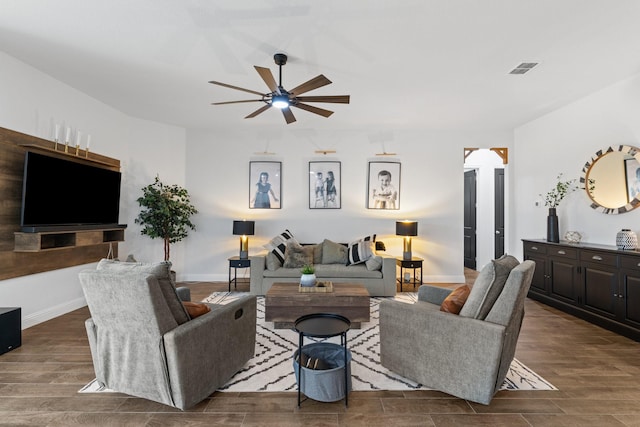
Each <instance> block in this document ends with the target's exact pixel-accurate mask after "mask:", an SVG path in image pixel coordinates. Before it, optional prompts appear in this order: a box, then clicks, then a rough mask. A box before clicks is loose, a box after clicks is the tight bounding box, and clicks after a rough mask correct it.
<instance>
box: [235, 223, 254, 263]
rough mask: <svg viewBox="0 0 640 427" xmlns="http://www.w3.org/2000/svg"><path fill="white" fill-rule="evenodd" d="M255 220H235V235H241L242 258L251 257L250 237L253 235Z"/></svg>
mask: <svg viewBox="0 0 640 427" xmlns="http://www.w3.org/2000/svg"><path fill="white" fill-rule="evenodd" d="M255 225H256V223H255V221H245V220H242V221H233V235H234V236H240V259H248V258H249V237H248V236H253V233H254V230H255Z"/></svg>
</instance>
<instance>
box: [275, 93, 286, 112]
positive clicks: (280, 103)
mask: <svg viewBox="0 0 640 427" xmlns="http://www.w3.org/2000/svg"><path fill="white" fill-rule="evenodd" d="M271 106H272V107H276V108H279V109H281V110H282V109H283V108H287V107H288V106H289V97H288V96H286V95H274V96H273V98H271Z"/></svg>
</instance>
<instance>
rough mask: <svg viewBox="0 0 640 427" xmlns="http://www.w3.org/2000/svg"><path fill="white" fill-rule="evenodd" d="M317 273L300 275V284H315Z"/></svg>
mask: <svg viewBox="0 0 640 427" xmlns="http://www.w3.org/2000/svg"><path fill="white" fill-rule="evenodd" d="M315 285H316V275H315V274H303V275H302V276H300V286H315Z"/></svg>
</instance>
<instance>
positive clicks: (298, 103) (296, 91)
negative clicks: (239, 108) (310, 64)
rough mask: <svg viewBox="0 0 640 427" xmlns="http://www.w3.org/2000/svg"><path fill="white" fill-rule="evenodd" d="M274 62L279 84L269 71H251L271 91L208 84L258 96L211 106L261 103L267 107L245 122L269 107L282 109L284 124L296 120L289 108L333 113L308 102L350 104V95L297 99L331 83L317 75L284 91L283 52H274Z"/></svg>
mask: <svg viewBox="0 0 640 427" xmlns="http://www.w3.org/2000/svg"><path fill="white" fill-rule="evenodd" d="M273 59H274V61H275V63H276V65H278V67H280V79H279V81H278V83H276V80H275V78H274V77H273V74H272V73H271V70H270V69H269V68H264V67H258V66H257V65H254V68H255V69H256V71H257V72H258V74H260V77H262V80H264V82H265V83H266V84H267V87H268V88H269V90H270V91H271V92H267V93H261V92H258V91H255V90H251V89H245V88H241V87H238V86H233V85H230V84H226V83H221V82H216V81H210V82H209V83H211V84H214V85H219V86H224V87H228V88H230V89H236V90H241V91H243V92H249V93H253V94H255V95H259V96H260V97H261V98H260V99H247V100H243V101H226V102H214V103H213V104H212V105H224V104H239V103H244V102H264V103H265V104H266V105H264V106H262V107H260V108H258V109H257V110H256V111H254V112H253V113H251V114H249V115H248V116H246V117H245V119H250V118H252V117H255V116H257V115H258V114H260V113H263V112H264V111H267V110H268V109H269V108H271V107H274V108H278V109H280V110H282V114H283V115H284V119H285V120H286V122H287V124H290V123H293V122H295V121H296V118H295V116H294V115H293V113H292V112H291V108H289V107H297V108H300V109H302V110H306V111H309V112H311V113H315V114H319V115H321V116H323V117H329V116H330V115H332V114H333V111H329V110H325V109H324V108H319V107H314V106H313V105H309V104H307V102H332V103H337V104H348V103H349V95H333V96H300V95H302V94H303V93H306V92H309V91H311V90H314V89H318V88H319V87H322V86H326V85H328V84H331V80H329V79H328V78H326V77H325V76H324V75H322V74H320V75H319V76H317V77H314V78H312V79H311V80H309V81H306V82H304V83H302V84H301V85H298V86H296V87H295V88H293V89H291V90H286V89H285V88H284V87H282V66H283V65H285V64H286V63H287V55H285V54H284V53H276V54H275V55H273Z"/></svg>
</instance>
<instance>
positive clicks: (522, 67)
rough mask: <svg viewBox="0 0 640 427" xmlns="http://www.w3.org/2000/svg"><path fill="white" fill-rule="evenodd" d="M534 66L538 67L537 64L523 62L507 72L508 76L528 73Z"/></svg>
mask: <svg viewBox="0 0 640 427" xmlns="http://www.w3.org/2000/svg"><path fill="white" fill-rule="evenodd" d="M536 65H538V63H537V62H523V63H522V64H520V65H518V66H517V67H516V68H514V69H513V70H511V71H509V74H524V73H526V72H527V71H530V70H531V69H532V68H533V67H535V66H536Z"/></svg>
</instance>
